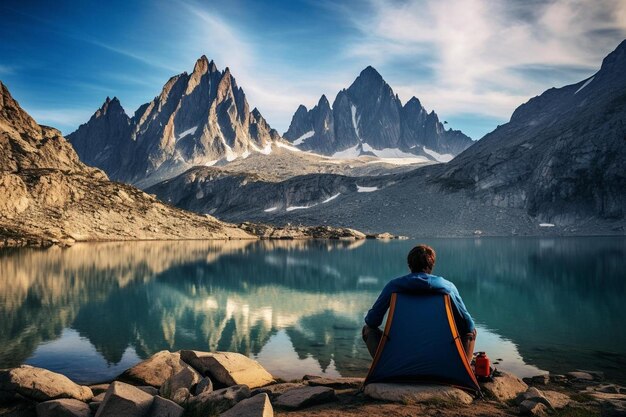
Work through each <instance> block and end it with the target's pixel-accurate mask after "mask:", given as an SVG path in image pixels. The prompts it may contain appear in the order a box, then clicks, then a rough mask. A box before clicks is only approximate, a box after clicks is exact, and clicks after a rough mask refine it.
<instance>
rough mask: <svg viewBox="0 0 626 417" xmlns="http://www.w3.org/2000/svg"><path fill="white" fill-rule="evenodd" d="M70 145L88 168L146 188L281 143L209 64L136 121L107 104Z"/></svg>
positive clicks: (174, 84) (178, 81)
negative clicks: (198, 167)
mask: <svg viewBox="0 0 626 417" xmlns="http://www.w3.org/2000/svg"><path fill="white" fill-rule="evenodd" d="M68 140H69V141H70V142H71V144H72V145H73V146H74V148H75V149H76V151H77V153H78V155H79V156H80V158H81V160H82V161H83V162H85V163H86V164H88V165H93V166H96V167H98V168H101V169H103V170H104V171H105V172H106V173H107V174H108V175H109V177H111V178H112V179H114V180H116V181H123V182H126V183H132V184H137V185H140V186H141V185H142V184H144V185H145V184H151V183H154V182H158V181H159V180H160V179H164V178H169V177H171V176H173V175H176V174H178V173H181V172H183V171H185V170H186V169H188V168H190V167H192V166H195V165H213V164H216V163H220V162H224V161H231V160H233V159H235V158H238V157H243V158H245V157H246V156H248V155H250V154H252V153H255V152H256V153H265V154H267V153H269V152H271V146H272V143H274V142H276V141H279V140H280V136H279V135H278V133H277V132H276V131H275V130H274V129H272V128H271V127H270V126H269V124H268V123H267V121H266V120H265V119H264V118H263V116H262V115H261V113H260V112H259V110H258V109H256V108H254V109H252V110H250V107H249V105H248V101H247V99H246V96H245V93H244V91H243V89H242V88H241V87H239V86H238V85H237V82H236V80H235V78H234V77H233V76H232V74H231V72H230V69H229V68H226V69H224V70H223V71H220V70H218V68H217V66H216V65H215V63H214V62H213V61H209V60H208V59H207V57H206V56H202V57H201V58H200V59H198V61H197V62H196V64H195V66H194V69H193V71H192V73H191V74H188V73H186V72H184V73H182V74H179V75H176V76H174V77H172V78H170V79H169V80H168V81H167V83H166V84H165V86H164V87H163V89H162V91H161V93H160V94H159V95H158V96H157V97H155V98H154V99H153V100H152V101H151V102H149V103H146V104H144V105H142V106H140V107H139V108H138V109H137V110H136V111H135V113H134V115H133V116H132V117H130V118H129V117H128V116H127V115H126V113H125V112H124V110H123V108H122V106H121V104H120V102H119V100H117V98H113V100H110V99H109V98H108V97H107V100H106V101H105V103H104V104H103V105H102V107H101V108H100V109H99V110H97V111H96V112H95V113H94V115H93V116H92V117H91V119H90V120H89V121H88V122H87V123H85V124H83V125H81V126H80V127H79V128H78V130H76V131H75V132H73V133H71V134H69V135H68Z"/></svg>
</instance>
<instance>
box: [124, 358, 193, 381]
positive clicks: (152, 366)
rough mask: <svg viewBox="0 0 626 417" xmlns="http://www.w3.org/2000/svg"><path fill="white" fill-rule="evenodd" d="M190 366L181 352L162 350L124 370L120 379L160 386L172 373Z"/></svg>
mask: <svg viewBox="0 0 626 417" xmlns="http://www.w3.org/2000/svg"><path fill="white" fill-rule="evenodd" d="M188 367H189V365H187V364H186V363H185V362H183V361H182V359H181V358H180V353H171V352H168V351H167V350H162V351H160V352H157V353H155V354H154V355H152V356H151V357H150V358H149V359H146V360H145V361H143V362H140V363H138V364H137V365H135V366H133V367H132V368H130V369H127V370H126V371H124V372H123V373H122V375H120V377H119V379H120V380H121V381H125V382H131V383H133V384H137V385H151V386H153V387H157V388H159V387H160V386H161V385H163V383H164V382H165V381H166V380H167V379H168V378H170V377H171V376H172V375H174V374H177V373H178V372H180V371H182V370H183V369H184V368H188Z"/></svg>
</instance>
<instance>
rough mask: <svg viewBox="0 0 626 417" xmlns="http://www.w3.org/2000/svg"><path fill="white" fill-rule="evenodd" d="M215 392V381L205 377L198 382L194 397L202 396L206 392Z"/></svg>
mask: <svg viewBox="0 0 626 417" xmlns="http://www.w3.org/2000/svg"><path fill="white" fill-rule="evenodd" d="M211 391H213V381H211V378H209V377H208V376H205V377H204V378H202V379H201V380H200V382H198V383H197V384H196V386H195V388H194V390H193V395H200V394H202V393H205V392H211Z"/></svg>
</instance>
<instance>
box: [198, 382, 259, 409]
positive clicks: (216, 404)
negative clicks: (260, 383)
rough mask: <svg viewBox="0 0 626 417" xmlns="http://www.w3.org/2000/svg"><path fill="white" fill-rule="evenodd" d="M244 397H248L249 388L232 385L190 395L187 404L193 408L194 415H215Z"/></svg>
mask: <svg viewBox="0 0 626 417" xmlns="http://www.w3.org/2000/svg"><path fill="white" fill-rule="evenodd" d="M246 398H250V388H248V387H247V386H246V385H234V386H232V387H228V388H222V389H218V390H217V391H212V392H205V393H202V394H200V395H197V396H195V397H191V398H190V399H189V402H188V403H187V406H188V408H189V409H190V410H193V412H194V413H195V414H194V415H215V414H219V413H222V412H224V411H226V410H228V409H230V408H232V407H233V406H234V405H235V404H237V403H238V402H239V401H242V400H245V399H246Z"/></svg>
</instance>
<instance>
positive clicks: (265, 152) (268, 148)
mask: <svg viewBox="0 0 626 417" xmlns="http://www.w3.org/2000/svg"><path fill="white" fill-rule="evenodd" d="M250 147H251V148H252V150H253V151H255V152H258V153H262V154H263V155H269V154H271V153H272V143H271V142H270V143H268V144H267V145H265V146H264V147H263V149H261V148H259V147H258V146H256V145H255V144H254V143H250Z"/></svg>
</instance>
